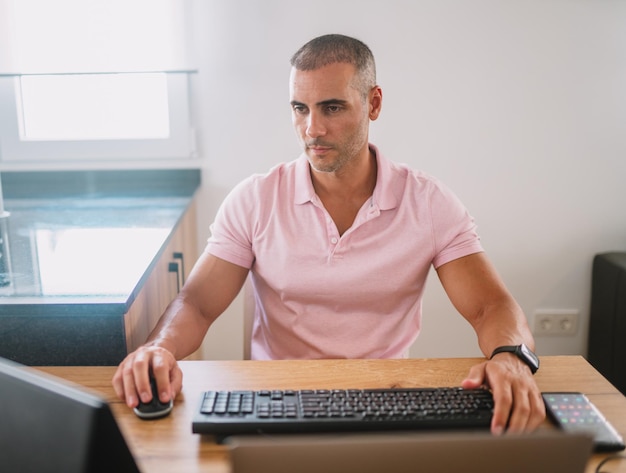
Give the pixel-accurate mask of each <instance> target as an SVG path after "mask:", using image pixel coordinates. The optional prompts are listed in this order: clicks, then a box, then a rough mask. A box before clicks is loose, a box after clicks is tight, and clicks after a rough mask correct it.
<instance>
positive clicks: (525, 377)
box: [462, 360, 546, 435]
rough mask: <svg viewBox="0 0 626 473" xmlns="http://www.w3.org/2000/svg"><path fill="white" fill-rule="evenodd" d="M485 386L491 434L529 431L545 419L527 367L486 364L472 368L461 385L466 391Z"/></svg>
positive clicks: (494, 363) (543, 407) (540, 399)
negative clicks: (490, 399) (490, 396)
mask: <svg viewBox="0 0 626 473" xmlns="http://www.w3.org/2000/svg"><path fill="white" fill-rule="evenodd" d="M481 385H488V386H490V388H491V392H492V394H493V400H494V411H493V418H492V422H491V432H492V433H493V434H494V435H500V434H502V433H503V432H505V431H506V432H509V433H522V432H531V431H533V430H535V429H536V428H537V427H539V426H540V425H541V424H542V423H543V421H544V419H545V415H546V412H545V405H544V403H543V399H542V397H541V392H540V391H539V388H538V387H537V384H536V383H535V380H534V378H533V376H532V374H531V373H530V370H528V368H527V367H525V366H523V365H521V366H517V365H515V364H511V363H503V362H495V360H494V361H487V362H484V363H481V364H479V365H476V366H474V367H472V369H471V370H470V373H469V375H468V377H467V378H466V379H465V380H463V382H462V386H463V387H464V388H466V389H473V388H477V387H479V386H481Z"/></svg>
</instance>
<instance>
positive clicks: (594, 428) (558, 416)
mask: <svg viewBox="0 0 626 473" xmlns="http://www.w3.org/2000/svg"><path fill="white" fill-rule="evenodd" d="M542 395H543V400H544V402H545V404H546V410H547V411H548V414H549V415H550V417H551V418H552V420H553V421H554V422H555V423H556V424H557V425H558V426H559V427H561V429H563V430H564V431H565V432H569V433H588V434H590V435H593V438H594V448H595V450H596V451H597V452H614V451H618V450H624V448H626V446H625V445H624V440H623V439H622V437H621V436H620V435H619V433H617V431H616V430H615V428H614V427H613V426H612V425H611V424H610V423H609V422H608V421H607V420H606V419H605V418H604V416H603V415H602V413H601V412H600V411H599V410H598V408H597V407H596V406H595V405H593V403H592V402H591V401H589V399H588V398H587V396H585V395H584V394H582V393H578V392H561V393H542Z"/></svg>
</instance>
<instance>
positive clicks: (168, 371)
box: [113, 346, 183, 408]
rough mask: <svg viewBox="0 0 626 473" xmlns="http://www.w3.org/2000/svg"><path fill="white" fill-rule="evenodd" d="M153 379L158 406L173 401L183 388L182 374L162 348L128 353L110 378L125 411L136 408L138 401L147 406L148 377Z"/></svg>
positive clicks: (149, 394)
mask: <svg viewBox="0 0 626 473" xmlns="http://www.w3.org/2000/svg"><path fill="white" fill-rule="evenodd" d="M151 375H152V376H154V378H155V379H156V384H157V388H158V392H159V399H160V400H161V402H164V403H167V402H169V400H170V399H174V398H175V397H176V395H177V394H178V393H179V392H180V391H181V389H182V387H183V372H182V371H181V369H180V367H179V366H178V363H177V362H176V359H175V358H174V355H172V353H171V352H169V351H168V350H166V349H165V348H161V347H157V346H142V347H139V348H138V349H137V350H135V351H134V352H132V353H130V354H129V355H128V356H127V357H126V358H125V359H124V360H123V361H122V362H121V363H120V365H119V366H118V367H117V371H116V372H115V375H113V388H114V389H115V393H116V394H117V396H118V397H119V398H120V399H121V400H122V401H124V402H126V405H128V407H131V408H132V407H136V406H137V405H138V404H139V400H140V399H141V401H142V402H146V403H147V402H150V400H151V399H152V390H151V389H150V376H151Z"/></svg>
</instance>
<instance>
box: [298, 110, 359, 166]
mask: <svg viewBox="0 0 626 473" xmlns="http://www.w3.org/2000/svg"><path fill="white" fill-rule="evenodd" d="M366 120H368V119H367V118H366ZM366 141H367V123H363V122H362V123H361V124H360V126H359V127H358V129H357V130H356V131H355V133H354V134H352V135H351V136H350V138H349V139H347V140H346V141H345V142H344V143H341V144H340V145H338V146H335V145H333V144H330V143H325V142H324V140H323V139H313V140H310V141H305V142H304V144H305V148H308V147H309V146H315V145H317V146H329V147H331V148H332V151H334V152H336V153H337V156H336V158H335V159H329V158H328V157H327V158H316V157H315V156H313V157H311V156H310V155H308V154H307V157H308V159H309V163H310V165H311V167H313V169H315V170H316V171H318V172H323V173H336V172H338V171H340V170H341V169H343V168H345V167H346V166H347V165H348V164H349V163H351V162H352V161H354V159H355V158H356V156H357V155H358V154H359V152H360V151H361V149H362V147H363V143H365V142H366Z"/></svg>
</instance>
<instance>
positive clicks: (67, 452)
mask: <svg viewBox="0 0 626 473" xmlns="http://www.w3.org/2000/svg"><path fill="white" fill-rule="evenodd" d="M0 465H1V469H2V471H28V472H30V471H33V472H35V471H36V472H42V473H45V472H51V473H52V472H54V473H59V472H63V473H86V472H103V473H104V472H112V471H115V472H123V473H125V472H132V473H135V472H139V469H138V468H137V465H136V463H135V461H134V459H133V457H132V455H131V453H130V450H129V449H128V446H127V444H126V441H125V440H124V437H123V436H122V433H121V431H120V430H119V427H118V425H117V423H116V422H115V418H114V417H113V414H112V412H111V410H110V408H109V405H108V404H107V403H106V401H105V400H104V399H102V398H100V397H98V396H96V395H94V394H90V393H87V392H85V391H84V390H82V389H80V388H79V387H75V386H74V385H71V384H69V383H68V382H66V381H64V380H61V379H59V378H55V377H53V376H50V375H47V374H44V373H38V372H36V371H35V370H33V369H30V368H26V367H24V366H23V365H20V364H17V363H14V362H12V361H8V360H5V359H3V358H0Z"/></svg>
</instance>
